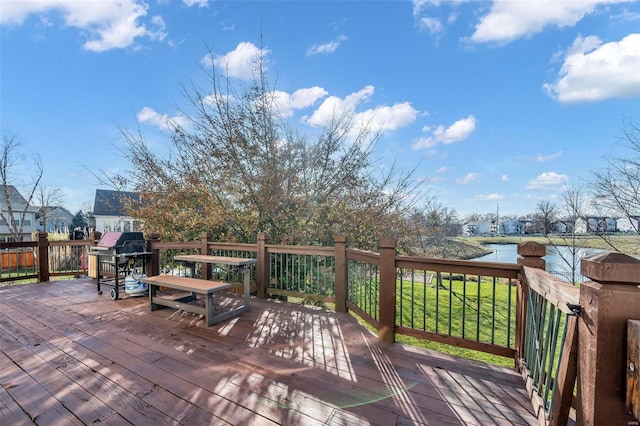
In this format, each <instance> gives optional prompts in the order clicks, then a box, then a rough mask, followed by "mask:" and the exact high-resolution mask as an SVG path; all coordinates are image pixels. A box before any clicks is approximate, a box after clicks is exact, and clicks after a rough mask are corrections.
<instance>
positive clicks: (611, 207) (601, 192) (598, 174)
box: [590, 120, 640, 250]
mask: <svg viewBox="0 0 640 426" xmlns="http://www.w3.org/2000/svg"><path fill="white" fill-rule="evenodd" d="M623 133H624V135H623V137H622V139H621V143H622V147H623V148H624V149H625V154H624V155H619V156H610V157H608V158H607V159H606V161H607V166H606V167H605V168H603V169H600V170H595V171H593V172H592V175H591V179H590V187H591V191H592V194H591V195H592V197H593V204H592V207H593V208H594V209H595V211H597V212H599V213H600V214H601V215H602V216H610V217H616V216H617V217H621V218H624V219H626V220H628V221H629V222H630V225H631V227H632V229H633V231H634V232H635V234H638V235H640V228H639V226H638V225H639V224H638V220H639V218H640V127H638V125H637V124H635V123H634V122H632V121H630V120H625V121H624V130H623ZM601 237H602V238H604V239H605V241H607V242H608V243H609V245H610V246H611V247H612V248H613V249H614V250H618V247H616V244H615V242H614V241H613V240H612V239H611V238H608V237H607V235H606V233H602V235H601Z"/></svg>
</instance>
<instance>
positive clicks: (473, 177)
mask: <svg viewBox="0 0 640 426" xmlns="http://www.w3.org/2000/svg"><path fill="white" fill-rule="evenodd" d="M480 176H482V175H481V174H480V173H473V172H471V173H467V175H466V176H465V177H463V178H461V179H456V183H457V184H459V185H469V184H470V183H473V182H476V181H477V180H478V179H480Z"/></svg>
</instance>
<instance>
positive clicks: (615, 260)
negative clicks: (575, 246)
mask: <svg viewBox="0 0 640 426" xmlns="http://www.w3.org/2000/svg"><path fill="white" fill-rule="evenodd" d="M580 266H581V272H582V275H584V276H586V277H589V278H590V279H592V280H593V281H597V282H599V283H616V284H625V283H628V284H638V283H639V282H640V260H639V259H636V258H634V257H631V256H629V255H626V254H623V253H617V252H604V253H599V254H594V255H593V256H588V257H585V258H584V259H582V261H581V263H580Z"/></svg>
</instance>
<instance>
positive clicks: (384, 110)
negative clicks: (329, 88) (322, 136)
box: [303, 85, 419, 131]
mask: <svg viewBox="0 0 640 426" xmlns="http://www.w3.org/2000/svg"><path fill="white" fill-rule="evenodd" d="M374 91H375V89H374V87H373V86H370V85H369V86H366V87H364V88H363V89H361V90H359V91H357V92H354V93H351V94H349V95H347V96H346V97H345V98H344V99H341V98H339V97H337V96H329V97H328V98H326V99H325V100H324V101H323V102H322V104H320V106H319V107H318V109H317V110H315V111H314V112H313V114H312V115H311V116H310V117H305V118H304V119H303V121H304V122H305V123H307V124H310V125H312V126H325V125H327V124H329V123H331V122H332V121H333V120H335V119H336V118H339V117H341V116H343V115H345V114H347V115H349V114H353V123H352V124H353V130H354V131H358V130H359V129H362V128H364V127H367V126H370V127H371V129H372V130H373V131H378V130H395V129H398V128H400V127H404V126H406V125H408V124H410V123H412V122H413V121H415V119H416V117H417V116H418V113H419V111H417V110H416V109H414V108H413V107H412V106H411V104H410V103H409V102H401V103H396V104H394V105H391V106H389V105H378V106H376V107H375V108H373V109H368V110H365V111H362V112H357V111H356V110H357V107H358V106H359V105H360V104H362V103H363V102H366V101H367V100H369V99H370V98H371V97H372V96H373V93H374Z"/></svg>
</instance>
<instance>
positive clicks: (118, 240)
mask: <svg viewBox="0 0 640 426" xmlns="http://www.w3.org/2000/svg"><path fill="white" fill-rule="evenodd" d="M127 241H144V235H143V234H142V232H105V233H104V235H103V236H102V238H100V241H99V242H98V247H102V248H116V247H122V246H124V245H125V242H127Z"/></svg>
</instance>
